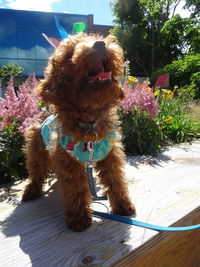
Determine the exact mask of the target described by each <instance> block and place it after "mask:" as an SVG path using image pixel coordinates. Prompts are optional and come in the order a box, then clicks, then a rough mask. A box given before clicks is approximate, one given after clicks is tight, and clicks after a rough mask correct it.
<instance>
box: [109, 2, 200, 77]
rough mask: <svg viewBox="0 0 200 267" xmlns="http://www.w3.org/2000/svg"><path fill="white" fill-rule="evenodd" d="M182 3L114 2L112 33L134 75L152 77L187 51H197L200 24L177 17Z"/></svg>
mask: <svg viewBox="0 0 200 267" xmlns="http://www.w3.org/2000/svg"><path fill="white" fill-rule="evenodd" d="M180 1H181V0H175V1H172V0H134V1H133V0H115V2H114V3H113V4H112V9H113V12H114V14H115V16H116V20H115V23H116V25H115V27H114V30H113V33H114V34H115V35H116V36H117V37H118V40H119V42H120V44H121V45H122V47H123V48H124V50H125V56H126V57H127V58H128V59H129V61H130V62H131V64H130V66H131V70H132V73H134V74H135V75H149V74H150V73H152V72H154V70H155V69H157V68H160V67H163V66H164V65H166V64H169V63H171V62H172V61H173V60H176V59H178V57H179V56H181V55H182V54H183V53H185V51H186V50H185V48H187V49H188V50H189V49H194V50H196V49H197V48H198V46H199V45H198V40H199V35H198V34H197V33H198V30H199V29H198V27H196V26H197V24H198V23H197V21H195V20H194V19H193V20H192V19H189V18H188V19H182V18H181V17H180V16H177V15H176V16H175V15H174V13H175V10H176V8H177V6H178V4H179V3H180ZM196 1H197V0H196ZM195 27H196V28H195ZM195 36H196V37H195Z"/></svg>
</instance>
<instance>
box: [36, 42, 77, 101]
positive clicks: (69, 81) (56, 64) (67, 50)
mask: <svg viewBox="0 0 200 267" xmlns="http://www.w3.org/2000/svg"><path fill="white" fill-rule="evenodd" d="M77 43H78V38H77V37H74V38H70V39H65V40H63V41H62V42H61V43H60V45H59V47H58V48H57V49H56V50H55V52H54V54H53V56H52V57H51V58H50V59H49V63H48V66H47V69H46V73H47V75H46V77H45V79H44V80H43V81H41V83H40V84H39V86H38V87H37V88H36V90H35V91H36V93H37V94H38V95H40V96H41V98H42V99H43V101H44V102H46V103H48V104H54V105H59V103H63V102H65V105H67V102H68V100H69V102H70V99H72V98H73V86H74V81H75V77H74V75H75V71H74V65H73V63H72V61H71V58H72V55H73V52H74V48H75V46H76V44H77ZM63 99H65V101H63Z"/></svg>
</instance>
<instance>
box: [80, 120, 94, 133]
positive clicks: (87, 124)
mask: <svg viewBox="0 0 200 267" xmlns="http://www.w3.org/2000/svg"><path fill="white" fill-rule="evenodd" d="M78 126H79V127H80V128H81V129H84V130H87V131H92V130H94V128H95V127H96V123H95V122H83V121H78Z"/></svg>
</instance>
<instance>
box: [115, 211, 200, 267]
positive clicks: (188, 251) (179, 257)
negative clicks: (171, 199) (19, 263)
mask: <svg viewBox="0 0 200 267" xmlns="http://www.w3.org/2000/svg"><path fill="white" fill-rule="evenodd" d="M199 222H200V208H197V209H196V210H194V211H192V212H191V213H190V214H188V215H187V216H185V217H184V218H183V219H181V220H180V221H179V222H177V223H175V224H174V226H177V225H182V226H183V225H184V226H186V225H192V224H199ZM199 244H200V229H198V230H195V231H186V232H181V233H180V232H162V233H160V234H158V235H156V236H154V237H153V238H151V239H150V240H149V241H147V242H146V243H145V244H143V245H142V246H140V247H138V249H136V250H134V253H130V254H129V255H127V256H126V257H125V258H123V259H122V260H121V261H118V262H117V263H115V264H114V265H113V266H115V267H121V266H127V267H132V266H134V267H145V266H156V267H163V266H170V267H173V266H174V267H179V266H180V267H189V266H191V267H199V266H200V247H199Z"/></svg>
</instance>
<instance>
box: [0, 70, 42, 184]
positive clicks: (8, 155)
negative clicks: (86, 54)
mask: <svg viewBox="0 0 200 267" xmlns="http://www.w3.org/2000/svg"><path fill="white" fill-rule="evenodd" d="M37 85H38V80H37V79H36V77H35V75H34V74H32V75H30V77H29V78H28V79H27V80H26V81H25V82H24V83H23V84H22V85H21V86H20V87H19V90H18V91H17V93H16V92H15V90H14V86H13V80H12V79H11V80H10V82H9V85H8V87H7V91H6V94H5V99H4V98H0V177H1V180H0V183H3V182H5V181H6V182H8V181H10V180H13V179H18V178H22V177H25V175H26V171H25V166H24V156H23V153H22V147H23V143H24V139H23V132H24V130H25V128H26V127H28V126H29V125H30V124H31V123H32V122H33V121H35V120H36V119H37V118H38V116H40V115H41V113H42V111H41V109H40V107H39V102H40V98H39V97H38V96H36V95H35V94H34V93H33V88H35V87H36V86H37Z"/></svg>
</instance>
